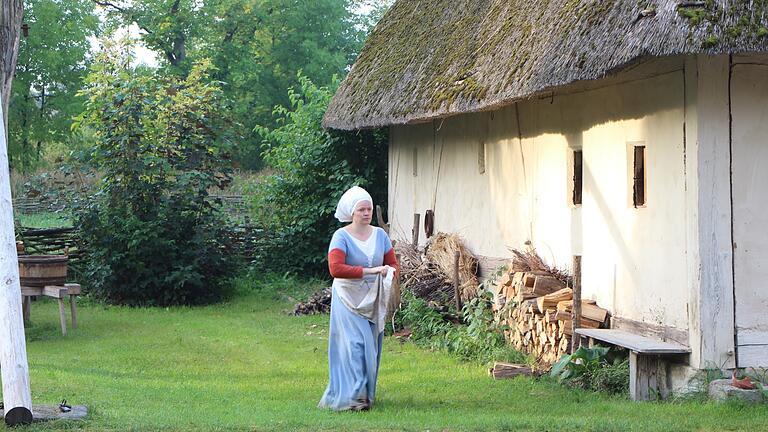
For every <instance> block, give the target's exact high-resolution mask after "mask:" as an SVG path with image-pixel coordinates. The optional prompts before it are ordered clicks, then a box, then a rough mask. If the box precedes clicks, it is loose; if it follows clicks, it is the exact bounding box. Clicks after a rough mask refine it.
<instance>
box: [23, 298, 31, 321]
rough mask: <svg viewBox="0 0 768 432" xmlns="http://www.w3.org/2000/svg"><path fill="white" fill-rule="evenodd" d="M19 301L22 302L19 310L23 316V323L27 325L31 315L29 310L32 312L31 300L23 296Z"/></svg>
mask: <svg viewBox="0 0 768 432" xmlns="http://www.w3.org/2000/svg"><path fill="white" fill-rule="evenodd" d="M21 300H22V303H21V305H22V307H21V309H22V315H23V316H24V322H25V323H28V322H29V317H30V315H31V310H32V298H31V297H29V296H24V297H22V298H21Z"/></svg>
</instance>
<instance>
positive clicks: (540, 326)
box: [494, 271, 608, 366]
mask: <svg viewBox="0 0 768 432" xmlns="http://www.w3.org/2000/svg"><path fill="white" fill-rule="evenodd" d="M581 304H582V306H581V308H582V309H581V327H588V328H599V327H601V326H603V325H604V324H605V322H606V319H607V317H608V311H607V310H605V309H603V308H601V307H599V306H597V304H595V302H594V301H592V300H582V302H581ZM572 307H573V291H572V290H571V288H569V287H566V286H565V284H564V283H563V282H562V278H557V277H555V276H553V275H552V274H549V273H548V272H546V271H517V272H515V271H509V272H504V273H503V274H502V275H501V279H500V280H499V282H498V284H497V285H496V288H495V301H494V311H495V313H496V316H497V318H498V319H499V320H500V321H501V323H502V324H506V325H508V326H509V330H507V331H505V336H506V337H507V339H508V340H509V341H510V343H512V344H513V345H514V346H515V348H517V349H518V350H520V351H523V352H527V353H530V354H533V355H534V356H535V357H536V359H537V361H538V363H539V365H541V366H547V365H551V364H552V363H554V362H556V361H557V360H558V359H559V358H560V356H562V355H563V354H565V353H567V352H569V350H570V346H571V337H572V334H573V329H572V325H573V324H572V322H573V321H572V320H573V313H572Z"/></svg>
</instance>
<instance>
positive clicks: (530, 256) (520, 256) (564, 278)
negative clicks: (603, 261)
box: [507, 241, 573, 286]
mask: <svg viewBox="0 0 768 432" xmlns="http://www.w3.org/2000/svg"><path fill="white" fill-rule="evenodd" d="M525 245H526V248H525V250H520V249H512V263H511V268H509V269H507V270H509V271H511V272H513V273H516V272H521V273H525V272H534V273H535V272H540V273H541V274H547V275H549V276H552V277H554V278H555V279H557V280H559V281H560V282H562V284H563V285H567V286H571V285H572V282H573V281H572V280H571V275H570V274H569V273H568V271H567V270H565V269H561V268H558V267H552V266H550V265H549V264H547V263H546V262H544V260H543V259H541V257H540V256H539V254H538V252H536V249H535V248H534V247H533V246H532V245H531V242H529V241H527V242H525Z"/></svg>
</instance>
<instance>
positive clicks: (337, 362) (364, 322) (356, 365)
mask: <svg viewBox="0 0 768 432" xmlns="http://www.w3.org/2000/svg"><path fill="white" fill-rule="evenodd" d="M372 235H376V236H377V237H376V239H375V240H376V247H375V250H374V254H373V259H372V260H371V262H370V264H369V260H368V257H367V256H366V255H365V253H364V252H363V251H362V250H360V248H359V247H358V246H357V245H356V244H355V242H354V241H353V239H352V237H351V236H350V234H349V233H348V232H347V231H346V230H344V229H340V230H338V231H336V233H335V234H334V235H333V239H332V240H331V244H330V247H329V251H331V250H333V249H339V250H341V251H342V252H343V253H344V254H345V255H346V264H348V265H354V266H363V267H376V266H380V265H382V263H383V261H384V255H385V254H386V253H387V252H389V251H391V250H392V243H391V242H390V240H389V236H387V234H386V233H385V232H384V231H383V230H382V229H381V228H374V232H373V234H372ZM366 278H373V279H375V275H374V276H371V275H366ZM330 324H331V325H330V332H329V337H328V371H329V382H328V387H327V388H326V390H325V393H324V394H323V397H322V399H321V400H320V403H319V404H318V406H319V407H321V408H330V409H333V410H336V411H344V410H363V409H368V408H370V407H371V406H372V405H373V401H374V398H375V396H376V379H377V377H378V374H379V364H380V362H381V344H382V341H383V339H384V332H380V333H378V334H376V330H375V326H374V324H373V323H372V322H370V321H368V319H367V318H364V317H362V316H360V315H358V314H356V313H354V312H352V311H351V310H350V309H349V308H347V306H346V305H345V304H344V303H343V302H342V301H341V299H340V298H339V295H338V294H337V293H336V289H335V288H334V290H333V293H332V299H331V322H330Z"/></svg>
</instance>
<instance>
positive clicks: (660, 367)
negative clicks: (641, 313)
mask: <svg viewBox="0 0 768 432" xmlns="http://www.w3.org/2000/svg"><path fill="white" fill-rule="evenodd" d="M576 333H577V334H579V335H581V336H583V337H587V338H589V339H590V345H591V344H592V343H593V342H594V340H599V341H602V342H606V343H609V344H611V345H616V346H620V347H623V348H626V349H628V350H629V396H630V397H631V398H632V400H636V401H646V400H653V399H657V398H665V397H667V396H668V395H669V386H668V384H667V366H666V362H665V361H663V360H662V356H669V355H681V354H690V352H691V349H690V348H689V347H687V346H685V345H680V344H678V343H674V342H664V341H660V340H657V339H652V338H649V337H645V336H640V335H637V334H634V333H629V332H627V331H624V330H616V329H586V328H580V329H576Z"/></svg>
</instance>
